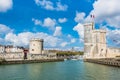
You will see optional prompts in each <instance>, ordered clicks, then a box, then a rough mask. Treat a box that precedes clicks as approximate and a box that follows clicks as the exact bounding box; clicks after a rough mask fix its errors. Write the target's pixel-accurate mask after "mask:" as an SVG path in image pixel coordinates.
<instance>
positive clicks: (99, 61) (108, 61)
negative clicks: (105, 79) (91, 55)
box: [84, 58, 120, 67]
mask: <svg viewBox="0 0 120 80" xmlns="http://www.w3.org/2000/svg"><path fill="white" fill-rule="evenodd" d="M84 62H90V63H97V64H102V65H108V66H114V67H120V60H118V59H114V58H105V59H84Z"/></svg>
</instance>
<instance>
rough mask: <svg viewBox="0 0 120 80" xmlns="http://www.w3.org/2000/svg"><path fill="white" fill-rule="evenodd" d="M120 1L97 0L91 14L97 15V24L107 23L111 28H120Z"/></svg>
mask: <svg viewBox="0 0 120 80" xmlns="http://www.w3.org/2000/svg"><path fill="white" fill-rule="evenodd" d="M119 2H120V0H109V1H107V0H97V1H95V2H94V3H93V8H94V9H93V10H92V11H91V12H90V14H94V15H95V21H96V22H97V23H102V22H104V21H105V22H106V23H107V24H108V25H109V26H114V27H116V28H120V22H119V21H120V4H119Z"/></svg>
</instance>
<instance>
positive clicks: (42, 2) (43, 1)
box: [35, 0, 68, 11]
mask: <svg viewBox="0 0 120 80" xmlns="http://www.w3.org/2000/svg"><path fill="white" fill-rule="evenodd" d="M35 3H36V4H37V5H38V6H41V7H42V8H44V9H46V10H56V11H66V10H67V8H68V6H67V5H65V4H64V5H62V4H61V2H60V1H58V2H56V4H54V3H53V2H51V1H49V0H35Z"/></svg>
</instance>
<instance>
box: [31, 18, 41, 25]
mask: <svg viewBox="0 0 120 80" xmlns="http://www.w3.org/2000/svg"><path fill="white" fill-rule="evenodd" d="M32 21H33V22H34V24H35V25H42V22H41V21H40V20H38V19H35V18H32Z"/></svg>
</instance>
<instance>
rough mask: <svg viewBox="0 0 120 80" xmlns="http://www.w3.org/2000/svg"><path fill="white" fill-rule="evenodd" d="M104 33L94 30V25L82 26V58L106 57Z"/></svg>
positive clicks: (103, 31)
mask: <svg viewBox="0 0 120 80" xmlns="http://www.w3.org/2000/svg"><path fill="white" fill-rule="evenodd" d="M106 50H107V48H106V31H105V30H101V29H99V30H96V29H95V28H94V23H86V24H84V57H85V58H100V57H103V58H104V57H106V53H107V52H106Z"/></svg>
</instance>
